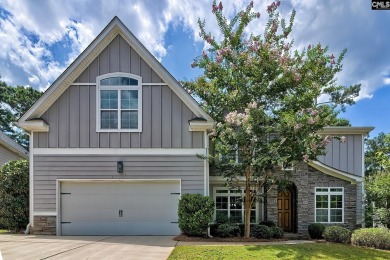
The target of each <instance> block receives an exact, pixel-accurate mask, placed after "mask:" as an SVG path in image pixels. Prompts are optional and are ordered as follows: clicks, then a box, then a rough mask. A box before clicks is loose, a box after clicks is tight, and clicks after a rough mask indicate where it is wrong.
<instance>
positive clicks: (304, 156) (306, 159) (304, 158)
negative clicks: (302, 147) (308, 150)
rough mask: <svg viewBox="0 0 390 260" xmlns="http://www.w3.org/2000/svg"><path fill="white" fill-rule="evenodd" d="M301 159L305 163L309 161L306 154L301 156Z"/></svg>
mask: <svg viewBox="0 0 390 260" xmlns="http://www.w3.org/2000/svg"><path fill="white" fill-rule="evenodd" d="M302 158H303V160H304V161H305V162H307V161H309V155H307V154H305V155H303V156H302Z"/></svg>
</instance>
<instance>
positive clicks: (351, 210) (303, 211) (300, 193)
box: [267, 164, 357, 238]
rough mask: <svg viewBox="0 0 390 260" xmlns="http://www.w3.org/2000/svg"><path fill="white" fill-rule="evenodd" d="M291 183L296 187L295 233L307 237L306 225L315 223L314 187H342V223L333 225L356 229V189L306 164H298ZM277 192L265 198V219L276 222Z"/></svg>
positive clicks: (346, 182)
mask: <svg viewBox="0 0 390 260" xmlns="http://www.w3.org/2000/svg"><path fill="white" fill-rule="evenodd" d="M291 181H292V182H293V183H294V184H295V185H296V187H297V194H296V196H297V203H296V205H297V208H296V210H297V218H298V220H297V222H298V223H297V229H298V230H297V233H298V235H299V236H300V237H303V238H304V237H308V236H309V233H308V231H307V228H308V225H309V224H310V223H313V222H315V219H314V216H315V214H314V213H315V212H314V211H315V205H314V202H315V187H344V223H343V224H335V225H340V226H344V227H347V228H349V229H354V228H355V227H356V188H357V185H355V184H351V183H350V182H348V181H345V180H342V179H339V178H336V177H333V176H329V175H327V174H324V173H322V172H320V171H318V170H316V169H314V168H313V167H310V166H308V165H307V164H299V165H298V166H297V167H295V170H294V171H292V176H291ZM277 195H278V194H277V191H276V190H272V191H271V192H270V193H269V194H268V198H267V204H268V205H267V219H268V220H272V221H274V222H276V223H277V222H278V208H277Z"/></svg>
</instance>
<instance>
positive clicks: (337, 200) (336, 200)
mask: <svg viewBox="0 0 390 260" xmlns="http://www.w3.org/2000/svg"><path fill="white" fill-rule="evenodd" d="M330 207H331V208H337V209H341V208H342V207H343V196H342V195H330Z"/></svg>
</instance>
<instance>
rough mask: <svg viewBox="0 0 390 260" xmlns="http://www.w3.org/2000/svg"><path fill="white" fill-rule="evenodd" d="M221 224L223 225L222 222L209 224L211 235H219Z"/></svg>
mask: <svg viewBox="0 0 390 260" xmlns="http://www.w3.org/2000/svg"><path fill="white" fill-rule="evenodd" d="M219 225H221V224H218V223H213V224H210V225H209V228H210V235H212V236H213V237H216V236H218V234H217V230H218V227H219Z"/></svg>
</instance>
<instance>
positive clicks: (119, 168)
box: [116, 162, 123, 173]
mask: <svg viewBox="0 0 390 260" xmlns="http://www.w3.org/2000/svg"><path fill="white" fill-rule="evenodd" d="M116 171H117V172H118V173H123V162H116Z"/></svg>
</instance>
